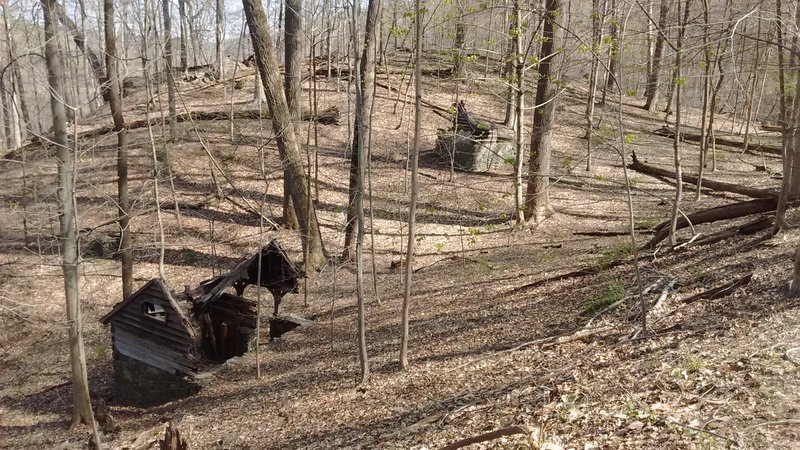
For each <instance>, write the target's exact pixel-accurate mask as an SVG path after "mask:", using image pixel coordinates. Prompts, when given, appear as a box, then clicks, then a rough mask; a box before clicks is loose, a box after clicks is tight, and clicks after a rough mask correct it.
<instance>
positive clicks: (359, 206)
mask: <svg viewBox="0 0 800 450" xmlns="http://www.w3.org/2000/svg"><path fill="white" fill-rule="evenodd" d="M379 7H380V5H379V3H378V1H377V0H371V1H370V2H369V7H368V11H367V24H368V25H367V27H369V29H368V30H367V32H366V36H365V37H364V53H363V57H362V60H361V61H359V53H358V50H357V48H358V25H359V15H360V5H359V3H358V2H353V9H352V15H351V18H350V19H351V21H350V28H351V29H350V33H351V35H350V36H351V38H352V40H353V48H354V49H356V50H354V51H353V68H358V70H354V73H355V91H356V105H355V107H356V110H355V115H356V120H355V124H354V125H355V126H354V129H355V131H354V136H353V147H352V150H351V151H352V153H353V155H354V158H355V161H354V162H353V163H351V167H350V171H351V180H350V181H351V185H352V181H353V180H352V171H353V166H354V165H355V166H356V167H355V172H356V180H355V184H356V186H355V192H354V193H351V196H352V197H353V202H351V205H350V208H348V209H351V208H353V209H355V210H356V212H357V217H356V218H355V219H356V220H357V223H356V228H357V233H356V242H355V260H356V290H357V294H358V356H359V362H360V367H361V383H366V382H367V381H369V377H370V370H369V358H368V355H367V339H366V328H367V324H366V314H365V300H364V179H365V178H364V169H365V166H366V156H367V151H366V146H365V145H364V142H365V136H366V133H367V130H366V127H365V125H366V126H368V124H369V109H367V107H366V105H365V100H366V97H367V94H366V92H365V89H367V88H374V84H373V82H374V80H368V79H369V78H370V77H371V78H374V74H375V54H374V46H375V21H376V20H377V18H378V10H379ZM368 70H369V71H370V72H367V71H368ZM365 75H366V76H365ZM368 81H369V86H367V82H368ZM369 96H370V97H371V94H370V95H369ZM370 102H371V99H370ZM352 194H355V195H352ZM348 212H349V211H348Z"/></svg>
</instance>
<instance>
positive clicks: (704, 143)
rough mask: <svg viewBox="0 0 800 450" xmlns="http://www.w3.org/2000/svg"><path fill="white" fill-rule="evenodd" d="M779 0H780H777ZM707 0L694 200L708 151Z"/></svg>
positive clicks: (708, 66) (709, 84) (708, 55)
mask: <svg viewBox="0 0 800 450" xmlns="http://www.w3.org/2000/svg"><path fill="white" fill-rule="evenodd" d="M779 1H780V0H779ZM708 10H709V6H708V0H703V25H704V30H703V62H704V64H705V65H704V66H703V109H702V115H701V117H700V154H699V156H700V162H699V164H698V167H697V190H696V191H695V200H700V196H701V195H702V186H703V172H704V171H705V166H706V155H707V154H708V152H707V151H706V149H707V148H708V129H707V127H706V123H707V122H706V117H707V116H708V105H709V103H710V100H711V98H710V97H711V68H712V64H711V48H709V46H708V39H709V37H708V34H709V28H710V27H711V24H710V23H709V14H708Z"/></svg>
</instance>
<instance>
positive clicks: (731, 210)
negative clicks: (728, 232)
mask: <svg viewBox="0 0 800 450" xmlns="http://www.w3.org/2000/svg"><path fill="white" fill-rule="evenodd" d="M789 205H790V206H798V205H800V200H794V201H792V202H790V203H789ZM777 207H778V199H777V198H775V197H772V198H759V199H756V200H748V201H746V202H739V203H734V204H731V205H724V206H717V207H714V208H710V209H706V210H703V211H698V212H696V213H694V214H689V215H688V216H683V217H680V218H679V219H678V223H677V226H676V227H675V229H676V230H680V229H682V228H686V227H688V226H689V224H690V223H691V224H692V225H699V224H701V223H710V222H716V221H718V220H728V219H736V218H739V217H745V216H749V215H752V214H759V213H765V212H771V211H775V209H776V208H777ZM687 218H688V220H687ZM669 228H670V221H669V220H667V221H664V222H662V223H660V224H659V225H658V226H657V227H656V228H655V232H656V234H655V236H653V238H652V239H650V242H648V243H647V244H646V245H645V248H653V247H655V245H656V244H658V243H659V242H661V241H663V240H664V239H666V238H667V236H669Z"/></svg>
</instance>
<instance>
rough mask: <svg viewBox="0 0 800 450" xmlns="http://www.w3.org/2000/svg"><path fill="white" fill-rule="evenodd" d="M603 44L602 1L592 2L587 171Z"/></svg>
mask: <svg viewBox="0 0 800 450" xmlns="http://www.w3.org/2000/svg"><path fill="white" fill-rule="evenodd" d="M602 43H603V17H602V14H601V11H600V0H592V51H591V58H592V68H591V71H590V73H589V98H588V99H586V134H585V135H584V138H586V170H592V130H593V128H594V103H595V98H596V97H597V75H598V72H600V70H599V68H600V67H599V66H600V46H601V45H602Z"/></svg>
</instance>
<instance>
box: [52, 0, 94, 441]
mask: <svg viewBox="0 0 800 450" xmlns="http://www.w3.org/2000/svg"><path fill="white" fill-rule="evenodd" d="M53 3H54V2H53V0H43V1H42V10H43V12H44V34H45V58H46V60H47V81H48V83H49V85H50V86H49V88H50V109H51V112H52V114H53V133H54V136H53V143H54V144H55V145H56V148H57V150H56V159H57V163H58V181H59V189H58V210H59V214H58V215H59V220H60V223H61V229H60V231H61V236H60V240H61V261H62V264H61V267H62V269H63V272H64V294H65V297H66V301H67V324H68V326H69V329H68V334H69V353H70V362H71V365H72V400H73V408H72V425H73V426H77V425H79V424H81V423H86V424H89V425H90V426H91V427H92V430H93V432H94V435H95V437H96V439H97V437H98V436H97V431H96V430H97V425H96V423H95V420H94V414H93V412H92V403H91V399H90V398H89V382H88V377H87V371H86V353H85V350H84V346H83V323H82V320H81V308H80V298H79V294H78V262H79V259H78V233H77V226H76V218H75V210H74V204H75V203H74V201H75V198H74V193H73V189H74V186H73V182H74V178H75V172H74V165H73V164H74V162H73V159H72V154H71V151H70V148H69V143H68V141H67V114H66V108H65V106H64V103H63V98H64V93H63V87H62V86H63V75H62V74H63V73H64V66H63V63H62V61H61V56H60V55H59V54H58V47H57V44H56V36H57V33H56V29H55V26H54V25H53V21H52V17H53V15H54V14H55V5H54V4H53ZM98 444H99V442H98Z"/></svg>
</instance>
